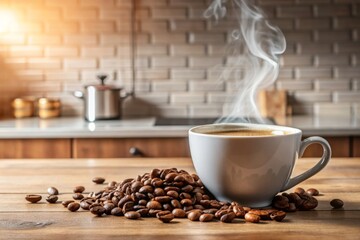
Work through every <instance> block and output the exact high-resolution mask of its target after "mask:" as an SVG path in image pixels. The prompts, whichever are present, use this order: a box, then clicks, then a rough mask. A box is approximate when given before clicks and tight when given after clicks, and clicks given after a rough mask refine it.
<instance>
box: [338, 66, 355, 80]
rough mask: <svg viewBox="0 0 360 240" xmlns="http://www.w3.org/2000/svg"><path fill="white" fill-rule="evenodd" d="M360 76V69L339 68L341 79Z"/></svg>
mask: <svg viewBox="0 0 360 240" xmlns="http://www.w3.org/2000/svg"><path fill="white" fill-rule="evenodd" d="M359 76H360V68H358V67H339V68H338V77H339V78H353V77H354V78H357V77H359Z"/></svg>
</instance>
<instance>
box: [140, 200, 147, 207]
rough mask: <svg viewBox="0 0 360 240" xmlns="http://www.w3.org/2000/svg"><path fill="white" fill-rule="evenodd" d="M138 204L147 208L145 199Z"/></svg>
mask: <svg viewBox="0 0 360 240" xmlns="http://www.w3.org/2000/svg"><path fill="white" fill-rule="evenodd" d="M138 204H139V205H142V206H146V204H147V201H146V200H145V199H141V200H139V202H138Z"/></svg>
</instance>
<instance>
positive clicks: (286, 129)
mask: <svg viewBox="0 0 360 240" xmlns="http://www.w3.org/2000/svg"><path fill="white" fill-rule="evenodd" d="M223 126H230V127H239V126H245V127H246V126H251V127H252V128H254V127H255V129H256V128H258V129H264V128H265V129H266V128H268V129H271V130H274V131H276V130H279V131H284V132H286V134H279V135H276V134H274V135H260V136H229V135H212V134H209V133H208V132H206V131H209V130H211V128H214V127H219V130H220V131H224V129H223V128H221V129H220V127H223ZM201 128H204V129H205V130H204V132H196V131H195V130H198V129H201ZM228 130H230V129H228ZM188 133H189V135H190V134H191V135H199V136H207V137H214V138H273V137H284V136H292V135H296V134H301V133H302V131H301V130H300V129H298V128H293V127H288V126H281V125H270V124H257V123H212V124H205V125H198V126H194V127H192V128H190V129H189V131H188Z"/></svg>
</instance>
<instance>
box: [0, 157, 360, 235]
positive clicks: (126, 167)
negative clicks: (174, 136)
mask: <svg viewBox="0 0 360 240" xmlns="http://www.w3.org/2000/svg"><path fill="white" fill-rule="evenodd" d="M317 161H318V159H312V158H309V159H299V160H298V162H297V165H296V168H295V169H294V173H293V175H297V174H299V173H301V172H303V171H305V170H307V169H309V168H310V167H311V166H313V165H315V164H316V162H317ZM155 167H156V168H169V167H177V168H179V169H185V170H187V171H190V172H194V169H193V166H192V162H191V160H190V159H189V158H122V159H99V160H98V159H59V160H56V161H54V160H51V159H49V160H45V159H44V160H12V159H11V160H0V172H1V175H0V186H1V188H0V234H1V235H0V236H1V237H0V238H4V239H46V240H47V239H55V240H57V239H74V238H76V239H169V238H173V239H241V238H247V239H264V238H266V239H299V238H301V239H339V238H340V239H358V237H359V234H360V228H359V226H360V188H359V185H360V158H337V159H332V160H331V161H330V163H329V164H328V166H327V167H326V168H325V169H324V170H322V171H321V172H320V173H318V174H317V175H316V176H314V177H312V178H310V179H308V180H306V181H305V182H303V183H301V184H300V186H301V187H303V188H305V189H306V188H309V187H315V188H317V189H319V190H320V193H321V196H318V197H317V198H318V200H319V206H318V207H317V210H314V211H307V212H303V211H299V212H295V213H288V215H287V217H286V219H285V221H284V222H281V223H278V222H272V221H266V222H263V223H262V224H251V223H245V222H244V221H243V220H241V219H240V220H237V221H236V222H235V223H232V224H224V223H220V222H216V221H214V222H210V223H201V222H191V221H188V220H187V219H180V220H178V219H175V221H174V222H173V223H171V224H163V223H161V222H160V221H158V220H157V219H152V218H146V219H142V220H138V221H133V220H127V219H125V218H123V217H114V216H105V217H94V216H93V215H92V214H90V213H89V212H86V211H79V212H75V213H71V212H69V211H67V210H66V209H65V208H63V207H62V205H61V204H59V203H58V204H47V203H46V202H45V201H44V200H42V201H41V202H40V203H38V204H30V203H27V202H26V201H25V199H24V197H25V195H26V194H29V193H38V194H42V195H43V197H45V196H46V189H47V188H48V187H49V186H52V185H53V186H56V187H57V188H58V189H59V191H60V195H59V199H60V200H67V199H70V198H71V191H72V189H73V187H74V186H75V185H84V186H85V187H86V192H89V191H96V190H100V189H102V188H104V186H105V184H104V185H95V184H93V183H92V182H91V179H92V178H93V177H94V176H103V177H105V178H106V180H107V182H108V181H112V180H117V181H120V180H122V179H125V178H128V177H135V176H137V175H139V174H143V173H145V172H148V171H150V170H151V169H153V168H155ZM333 198H341V199H342V200H343V201H344V202H345V206H344V208H343V209H340V210H333V209H332V208H331V206H330V205H329V201H330V200H331V199H333Z"/></svg>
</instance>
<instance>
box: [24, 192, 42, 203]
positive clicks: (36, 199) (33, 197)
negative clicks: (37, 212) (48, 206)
mask: <svg viewBox="0 0 360 240" xmlns="http://www.w3.org/2000/svg"><path fill="white" fill-rule="evenodd" d="M41 198H42V197H41V195H36V194H29V195H26V197H25V199H26V201H28V202H31V203H37V202H39V201H40V200H41Z"/></svg>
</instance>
